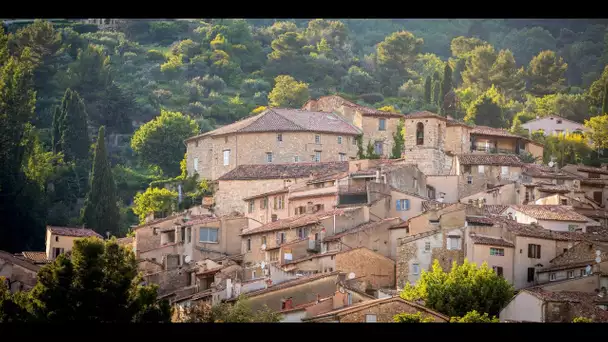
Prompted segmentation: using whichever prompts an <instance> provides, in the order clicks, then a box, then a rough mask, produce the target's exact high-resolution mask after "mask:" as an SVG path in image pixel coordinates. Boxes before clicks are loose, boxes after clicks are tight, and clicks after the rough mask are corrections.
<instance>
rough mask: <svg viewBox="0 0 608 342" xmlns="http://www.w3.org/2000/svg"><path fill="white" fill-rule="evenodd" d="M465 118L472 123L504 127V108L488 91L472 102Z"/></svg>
mask: <svg viewBox="0 0 608 342" xmlns="http://www.w3.org/2000/svg"><path fill="white" fill-rule="evenodd" d="M464 120H465V121H466V122H468V123H470V124H476V125H483V126H490V127H497V128H499V127H502V126H503V125H504V123H505V119H504V113H503V110H502V108H501V107H500V105H499V104H498V103H496V101H495V99H493V98H492V97H491V96H490V95H488V94H487V93H484V94H482V95H481V96H479V97H478V98H477V99H476V100H475V102H473V103H472V104H471V107H469V110H468V111H467V115H466V116H465V117H464Z"/></svg>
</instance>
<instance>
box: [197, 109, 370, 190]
mask: <svg viewBox="0 0 608 342" xmlns="http://www.w3.org/2000/svg"><path fill="white" fill-rule="evenodd" d="M359 134H361V131H360V130H359V129H358V128H357V127H355V126H353V125H352V124H350V123H348V122H347V121H345V120H344V119H343V118H342V117H341V116H340V115H336V114H333V113H323V112H310V111H303V110H297V109H281V108H269V109H267V110H265V111H264V112H262V113H260V114H258V115H255V116H252V117H248V118H246V119H243V120H240V121H237V122H235V123H233V124H230V125H227V126H223V127H221V128H218V129H216V130H213V131H211V132H207V133H204V134H201V135H197V136H194V137H191V138H188V139H186V140H185V144H186V146H187V161H186V162H187V170H188V174H189V175H193V174H195V173H197V174H199V175H200V177H201V178H205V179H210V180H216V179H218V178H220V177H221V176H223V175H224V174H226V173H228V172H229V171H231V170H234V169H235V168H237V167H239V166H241V165H252V164H284V163H310V162H317V163H319V162H332V161H334V162H338V161H348V160H349V159H351V158H355V157H356V155H357V144H356V139H355V138H356V136H358V135H359Z"/></svg>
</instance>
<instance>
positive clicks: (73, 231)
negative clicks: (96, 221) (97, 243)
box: [46, 226, 103, 260]
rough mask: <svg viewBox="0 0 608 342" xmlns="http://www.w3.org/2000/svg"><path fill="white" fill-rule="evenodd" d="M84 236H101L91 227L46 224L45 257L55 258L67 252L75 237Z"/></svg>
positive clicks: (72, 245) (71, 246) (70, 248)
mask: <svg viewBox="0 0 608 342" xmlns="http://www.w3.org/2000/svg"><path fill="white" fill-rule="evenodd" d="M86 237H97V238H100V239H103V237H102V236H101V235H99V234H97V233H96V232H95V231H93V230H91V229H85V228H68V227H54V226H48V227H47V228H46V257H47V259H48V260H55V258H57V257H58V256H59V255H60V254H64V253H67V252H69V251H71V250H72V248H73V247H74V241H75V240H76V239H81V238H86Z"/></svg>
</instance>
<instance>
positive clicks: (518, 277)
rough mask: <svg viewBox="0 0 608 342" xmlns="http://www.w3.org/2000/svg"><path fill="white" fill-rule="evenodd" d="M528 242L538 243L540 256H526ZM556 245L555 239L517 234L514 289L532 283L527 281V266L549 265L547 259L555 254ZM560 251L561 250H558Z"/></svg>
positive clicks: (549, 259)
mask: <svg viewBox="0 0 608 342" xmlns="http://www.w3.org/2000/svg"><path fill="white" fill-rule="evenodd" d="M528 244H535V245H540V252H541V253H540V256H541V257H540V258H539V259H537V258H529V257H528ZM556 252H557V245H556V243H555V240H544V239H536V238H530V237H525V236H517V237H516V238H515V258H514V278H515V282H514V286H515V288H516V289H521V288H524V287H528V286H531V285H534V283H533V282H528V268H529V267H534V268H536V269H539V268H541V267H538V266H536V265H538V264H541V265H543V267H548V266H549V264H550V263H549V261H551V259H553V258H555V257H556V256H557V253H556ZM560 252H561V250H560Z"/></svg>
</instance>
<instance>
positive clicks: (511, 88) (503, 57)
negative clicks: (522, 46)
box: [490, 50, 525, 99]
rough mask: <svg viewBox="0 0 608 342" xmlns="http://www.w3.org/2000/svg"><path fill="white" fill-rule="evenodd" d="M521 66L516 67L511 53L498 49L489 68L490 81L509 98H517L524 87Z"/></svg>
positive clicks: (523, 73)
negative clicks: (494, 59)
mask: <svg viewBox="0 0 608 342" xmlns="http://www.w3.org/2000/svg"><path fill="white" fill-rule="evenodd" d="M524 75H525V72H524V69H523V67H521V68H519V69H518V68H517V64H516V63H515V58H514V57H513V53H511V51H509V50H500V52H499V53H498V56H496V61H495V62H494V64H493V65H492V68H491V69H490V82H491V83H492V84H493V85H495V86H496V87H497V88H498V89H500V91H502V92H503V93H505V95H506V96H507V97H508V98H510V99H513V98H518V97H519V96H520V94H521V93H522V92H523V90H524V88H525V79H524Z"/></svg>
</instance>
